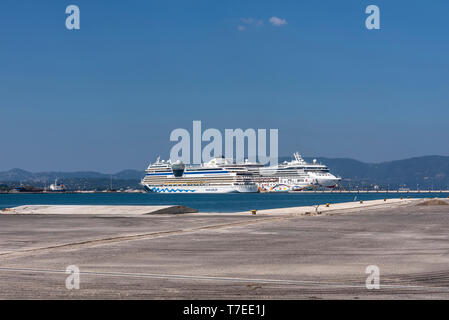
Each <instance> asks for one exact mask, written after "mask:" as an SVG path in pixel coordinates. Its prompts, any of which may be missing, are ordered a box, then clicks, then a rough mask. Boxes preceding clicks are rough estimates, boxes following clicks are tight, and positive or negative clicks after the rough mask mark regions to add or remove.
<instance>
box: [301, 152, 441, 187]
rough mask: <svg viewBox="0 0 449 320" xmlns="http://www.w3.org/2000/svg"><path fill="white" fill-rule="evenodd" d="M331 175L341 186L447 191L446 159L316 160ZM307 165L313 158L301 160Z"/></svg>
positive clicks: (431, 157)
mask: <svg viewBox="0 0 449 320" xmlns="http://www.w3.org/2000/svg"><path fill="white" fill-rule="evenodd" d="M316 159H317V161H318V162H322V163H324V164H326V165H327V166H328V167H329V168H330V170H331V172H332V173H334V174H335V175H338V176H341V177H342V178H343V180H342V185H343V186H346V187H348V186H353V187H355V186H359V187H365V186H370V185H378V186H381V187H384V188H387V187H390V188H400V187H408V188H410V189H416V188H419V189H423V190H424V189H429V188H431V189H439V190H441V189H446V190H447V189H449V157H447V156H424V157H416V158H410V159H405V160H396V161H388V162H381V163H365V162H361V161H357V160H354V159H343V158H337V159H333V158H321V157H318V158H316ZM305 160H306V161H308V162H310V161H312V160H313V158H309V157H307V158H305Z"/></svg>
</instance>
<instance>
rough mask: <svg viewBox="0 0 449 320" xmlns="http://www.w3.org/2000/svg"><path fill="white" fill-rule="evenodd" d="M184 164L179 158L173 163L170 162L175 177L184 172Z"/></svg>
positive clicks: (180, 175)
mask: <svg viewBox="0 0 449 320" xmlns="http://www.w3.org/2000/svg"><path fill="white" fill-rule="evenodd" d="M185 167H186V166H185V165H184V163H182V161H181V160H177V161H176V162H175V163H173V164H172V166H171V170H172V172H173V175H174V176H175V177H177V178H179V177H182V175H183V174H184V169H185Z"/></svg>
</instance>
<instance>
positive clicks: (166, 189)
mask: <svg viewBox="0 0 449 320" xmlns="http://www.w3.org/2000/svg"><path fill="white" fill-rule="evenodd" d="M144 187H145V190H146V191H148V192H150V193H255V192H257V191H258V188H257V186H256V185H236V186H232V185H230V186H150V185H144Z"/></svg>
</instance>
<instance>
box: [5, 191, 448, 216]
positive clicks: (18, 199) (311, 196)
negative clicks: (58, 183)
mask: <svg viewBox="0 0 449 320" xmlns="http://www.w3.org/2000/svg"><path fill="white" fill-rule="evenodd" d="M401 196H402V197H404V198H406V197H408V196H410V197H412V198H434V197H444V198H447V197H448V196H449V193H440V192H433V193H428V192H421V193H387V194H385V193H362V192H361V193H247V194H244V193H236V194H158V193H153V194H142V193H137V194H134V193H93V194H92V193H91V194H89V193H88V194H70V193H65V194H0V209H1V208H11V207H16V206H21V205H31V204H72V205H74V204H82V205H166V204H176V205H184V206H188V207H191V208H194V209H197V210H199V211H201V212H236V211H246V210H251V209H256V210H260V209H272V208H286V207H297V206H308V205H316V204H325V203H327V202H329V203H337V202H349V201H354V200H356V201H358V200H375V199H383V198H385V197H386V198H399V197H401Z"/></svg>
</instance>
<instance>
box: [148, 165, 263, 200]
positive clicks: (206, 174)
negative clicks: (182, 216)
mask: <svg viewBox="0 0 449 320" xmlns="http://www.w3.org/2000/svg"><path fill="white" fill-rule="evenodd" d="M227 163H228V161H227V160H226V159H225V158H213V159H212V160H210V161H209V162H207V163H204V164H201V165H191V166H186V165H185V164H183V163H182V162H181V161H179V160H178V161H176V162H174V163H172V162H171V161H170V160H168V161H164V160H162V161H161V160H160V158H158V159H157V161H156V162H155V163H152V164H150V165H149V166H148V168H147V169H146V174H145V177H144V178H143V179H142V182H141V183H142V185H143V186H144V188H145V190H147V191H148V192H157V193H240V192H243V193H247V192H257V191H258V186H257V184H256V183H255V179H254V177H253V175H254V173H252V172H250V171H249V170H248V169H247V168H245V167H243V166H242V167H232V166H230V167H227V166H226V165H227Z"/></svg>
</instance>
